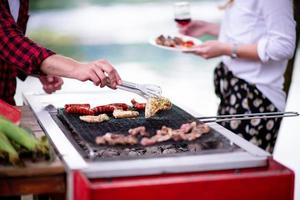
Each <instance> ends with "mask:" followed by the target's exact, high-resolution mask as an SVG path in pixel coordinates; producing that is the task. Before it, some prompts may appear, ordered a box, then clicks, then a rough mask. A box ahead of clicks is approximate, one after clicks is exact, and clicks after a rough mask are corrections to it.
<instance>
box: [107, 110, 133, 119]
mask: <svg viewBox="0 0 300 200" xmlns="http://www.w3.org/2000/svg"><path fill="white" fill-rule="evenodd" d="M113 116H114V117H115V118H134V117H137V116H139V112H137V111H132V110H126V111H125V110H114V112H113Z"/></svg>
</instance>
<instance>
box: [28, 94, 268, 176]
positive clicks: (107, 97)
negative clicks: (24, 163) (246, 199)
mask: <svg viewBox="0 0 300 200" xmlns="http://www.w3.org/2000/svg"><path fill="white" fill-rule="evenodd" d="M132 98H135V99H138V100H139V97H138V96H135V95H132V94H129V93H126V92H123V91H113V92H111V91H102V92H97V93H80V94H78V93H68V94H66V93H61V94H52V95H51V96H49V95H43V94H41V95H40V94H27V95H24V100H25V102H26V103H27V104H29V105H30V107H31V108H32V110H33V112H34V113H35V115H36V117H37V119H38V121H39V123H40V124H41V126H42V127H43V129H44V130H45V132H46V134H47V135H48V136H49V138H50V140H51V141H52V143H53V144H54V146H55V147H56V150H57V152H58V153H59V154H60V156H61V157H62V159H63V161H64V162H65V163H66V166H67V168H68V169H69V170H71V171H72V170H80V171H82V172H83V173H84V174H85V175H86V176H87V177H89V178H99V177H119V176H137V175H146V174H162V173H175V172H193V171H210V170H220V169H236V168H249V167H261V166H265V165H267V159H268V157H269V156H270V155H269V154H268V153H267V152H265V151H263V150H261V149H259V148H257V147H256V146H254V145H253V144H251V143H249V142H247V141H245V140H244V139H242V138H240V137H239V136H237V135H235V134H233V133H232V132H230V131H228V130H226V129H225V128H223V127H221V126H219V125H218V124H216V123H210V124H209V126H210V128H211V131H210V133H208V134H205V135H203V136H201V137H200V138H199V139H197V140H196V141H193V142H165V143H161V144H157V145H154V146H150V147H142V146H139V145H136V146H115V147H112V146H105V145H104V146H99V145H96V144H95V137H96V136H98V135H103V134H105V133H106V132H107V131H108V130H109V131H110V132H120V133H124V132H125V131H127V130H128V128H132V127H133V126H138V125H146V127H147V129H149V130H150V132H151V133H152V134H153V133H154V130H155V129H157V128H160V127H161V126H162V125H167V126H170V127H172V128H178V127H179V126H180V125H181V124H182V123H185V122H188V121H192V120H195V118H194V116H192V115H191V114H189V113H187V112H185V111H184V110H182V109H181V108H180V107H178V106H173V108H172V109H171V110H170V111H165V112H164V113H160V114H159V115H157V116H155V117H154V118H152V119H150V120H149V119H147V120H146V119H145V118H143V117H139V118H137V119H134V120H133V119H123V120H121V121H120V120H118V122H117V120H115V121H114V120H111V121H109V122H104V123H103V124H102V123H101V124H87V123H82V122H80V121H79V119H78V116H76V115H70V114H68V113H65V112H64V110H63V109H60V108H63V106H64V104H68V103H90V104H91V105H92V106H96V105H103V104H108V103H117V102H124V103H128V104H129V102H130V100H131V99H132ZM141 116H143V113H141Z"/></svg>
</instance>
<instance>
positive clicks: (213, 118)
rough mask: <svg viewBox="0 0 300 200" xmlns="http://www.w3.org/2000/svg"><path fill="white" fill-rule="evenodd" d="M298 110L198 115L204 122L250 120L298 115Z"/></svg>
mask: <svg viewBox="0 0 300 200" xmlns="http://www.w3.org/2000/svg"><path fill="white" fill-rule="evenodd" d="M297 116H299V113H298V112H267V113H250V114H234V115H219V116H206V117H197V119H199V120H200V121H202V122H204V123H208V122H227V121H232V120H250V119H267V118H283V117H297Z"/></svg>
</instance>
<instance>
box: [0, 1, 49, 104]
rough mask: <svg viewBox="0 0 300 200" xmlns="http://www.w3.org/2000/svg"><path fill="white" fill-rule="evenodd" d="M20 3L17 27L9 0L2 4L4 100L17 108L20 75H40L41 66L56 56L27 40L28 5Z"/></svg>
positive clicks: (0, 81)
mask: <svg viewBox="0 0 300 200" xmlns="http://www.w3.org/2000/svg"><path fill="white" fill-rule="evenodd" d="M28 1H29V0H20V10H19V16H18V21H17V23H16V22H15V21H14V18H13V17H12V15H11V13H10V9H9V4H8V1H7V0H1V2H0V99H3V100H4V101H6V102H8V103H10V104H12V105H14V104H15V101H14V95H15V91H16V77H17V76H18V75H20V74H26V75H29V74H36V75H39V74H40V73H41V71H40V64H41V63H42V61H43V60H44V59H46V58H47V57H49V56H50V55H53V54H54V52H52V51H50V50H48V49H46V48H43V47H41V46H39V45H38V44H36V43H34V42H33V41H31V40H30V39H29V38H27V37H25V30H26V25H27V20H28V17H29V15H28V3H29V2H28Z"/></svg>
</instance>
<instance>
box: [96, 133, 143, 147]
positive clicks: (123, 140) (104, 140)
mask: <svg viewBox="0 0 300 200" xmlns="http://www.w3.org/2000/svg"><path fill="white" fill-rule="evenodd" d="M95 142H96V144H99V145H100V144H108V145H117V144H120V145H134V144H137V143H138V140H137V138H136V137H134V136H132V135H122V134H114V133H106V134H105V135H103V136H98V137H96V141H95Z"/></svg>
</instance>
